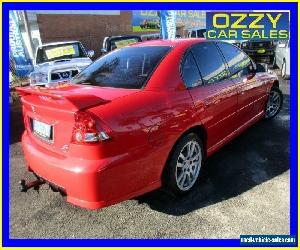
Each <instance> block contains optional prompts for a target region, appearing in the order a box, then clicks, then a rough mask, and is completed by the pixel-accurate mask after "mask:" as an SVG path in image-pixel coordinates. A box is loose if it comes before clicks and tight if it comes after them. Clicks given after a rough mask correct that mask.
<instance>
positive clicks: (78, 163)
mask: <svg viewBox="0 0 300 250" xmlns="http://www.w3.org/2000/svg"><path fill="white" fill-rule="evenodd" d="M22 147H23V151H24V155H25V159H26V161H27V164H28V170H29V171H32V172H34V173H35V174H37V175H38V176H40V177H41V178H43V179H45V180H46V181H47V182H50V183H53V184H55V185H56V186H58V187H61V188H62V189H63V190H65V193H66V196H67V201H68V202H70V203H72V204H74V205H78V206H80V207H84V208H87V209H99V208H102V207H106V206H109V205H112V204H115V203H118V202H120V201H123V200H125V199H129V198H132V197H135V196H138V195H140V194H143V193H146V192H148V191H151V190H153V189H155V188H158V187H159V186H160V182H155V183H151V185H147V184H146V183H145V184H146V185H144V187H143V188H142V189H138V190H137V189H135V188H134V185H133V186H131V188H129V186H128V182H126V181H124V182H122V181H120V180H123V178H124V174H125V173H124V172H123V171H122V167H124V164H125V163H124V162H129V161H130V157H129V155H127V154H125V155H122V156H115V157H110V158H105V159H96V160H95V159H93V160H89V159H84V158H72V157H64V156H62V155H58V154H56V153H53V152H51V151H49V150H47V149H45V148H42V147H41V146H39V145H37V144H36V143H35V142H34V141H33V140H32V139H31V137H30V135H28V134H27V132H26V131H25V132H24V134H23V136H22ZM122 162H123V163H124V164H123V165H122Z"/></svg>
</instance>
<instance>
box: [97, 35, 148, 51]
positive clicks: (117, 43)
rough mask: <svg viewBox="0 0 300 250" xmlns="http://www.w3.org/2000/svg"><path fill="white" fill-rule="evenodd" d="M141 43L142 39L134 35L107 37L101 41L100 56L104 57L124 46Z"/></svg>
mask: <svg viewBox="0 0 300 250" xmlns="http://www.w3.org/2000/svg"><path fill="white" fill-rule="evenodd" d="M141 41H142V38H141V37H140V36H135V35H126V36H107V37H105V38H104V39H103V44H102V49H101V55H104V54H106V53H108V52H110V51H112V50H114V49H119V48H122V47H124V46H126V45H129V44H134V43H138V42H141Z"/></svg>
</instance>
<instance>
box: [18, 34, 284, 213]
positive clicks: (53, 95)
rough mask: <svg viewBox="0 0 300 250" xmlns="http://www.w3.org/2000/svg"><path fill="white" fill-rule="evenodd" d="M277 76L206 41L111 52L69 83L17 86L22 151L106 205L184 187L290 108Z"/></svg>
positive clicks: (95, 203) (43, 179) (82, 199)
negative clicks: (227, 148)
mask: <svg viewBox="0 0 300 250" xmlns="http://www.w3.org/2000/svg"><path fill="white" fill-rule="evenodd" d="M278 84H279V83H278V79H277V77H276V76H275V75H274V74H272V73H270V72H259V70H257V68H256V65H255V64H254V63H253V62H252V61H251V59H250V58H249V57H248V56H247V55H246V54H245V53H244V52H243V51H241V50H240V49H239V48H237V47H235V46H233V45H231V44H228V43H224V42H219V41H216V42H214V41H207V40H204V39H186V40H185V39H178V40H174V41H149V42H143V43H137V44H135V45H132V46H128V47H124V48H122V49H119V50H116V51H114V52H111V53H109V54H107V55H105V56H104V57H101V58H100V59H98V60H97V61H95V62H94V63H93V64H91V65H90V66H88V67H87V68H86V69H85V70H83V71H82V72H81V73H80V74H79V75H77V76H76V77H75V78H74V79H73V80H72V82H71V83H68V84H64V85H59V86H57V87H53V88H41V87H40V88H34V87H29V88H19V89H18V91H19V93H20V94H21V95H22V103H23V113H24V123H25V128H26V130H25V132H24V134H23V136H22V145H23V151H24V155H25V158H26V161H27V163H28V166H27V167H28V170H29V171H31V172H33V173H34V174H35V176H36V177H37V180H36V181H34V182H32V183H27V184H26V183H25V182H24V181H23V182H22V188H23V191H24V190H25V191H26V190H27V189H29V188H30V187H34V188H38V186H39V185H41V184H43V183H48V184H49V185H50V186H51V187H52V189H53V190H55V191H59V192H61V193H62V194H65V195H66V196H67V201H68V202H71V203H73V204H75V205H78V206H81V207H84V208H89V209H98V208H102V207H105V206H108V205H112V204H115V203H117V202H120V201H123V200H126V199H130V198H133V197H136V196H139V195H142V194H144V193H146V192H149V191H151V190H154V189H157V188H159V187H164V188H166V189H169V190H170V191H172V192H173V193H174V194H179V195H180V194H185V193H187V192H188V191H190V190H191V189H192V188H193V186H194V185H195V184H196V181H197V179H198V177H199V175H200V174H201V168H202V165H203V160H204V159H205V158H206V157H208V156H210V155H211V154H213V153H214V152H215V151H216V150H218V149H220V148H221V147H222V146H223V145H225V144H226V143H228V142H229V141H231V140H232V139H233V138H234V137H236V136H237V135H239V134H240V133H241V132H243V131H244V130H245V129H247V128H248V127H250V126H251V125H252V124H254V123H255V122H257V121H258V120H260V119H262V118H267V119H269V118H273V117H274V116H276V115H277V113H278V112H279V111H280V109H281V106H282V93H281V91H280V90H279V88H278Z"/></svg>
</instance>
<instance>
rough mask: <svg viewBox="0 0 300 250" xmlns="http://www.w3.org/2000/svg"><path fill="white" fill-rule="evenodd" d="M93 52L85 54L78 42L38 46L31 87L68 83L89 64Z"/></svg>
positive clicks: (31, 74) (31, 75) (31, 76)
mask: <svg viewBox="0 0 300 250" xmlns="http://www.w3.org/2000/svg"><path fill="white" fill-rule="evenodd" d="M93 55H94V51H92V50H90V51H88V52H86V50H85V48H84V47H83V45H82V44H81V42H79V41H64V42H55V43H47V44H43V45H41V46H39V47H38V48H37V50H36V55H35V60H34V71H33V72H31V73H30V76H29V77H30V85H31V86H46V87H51V86H56V85H57V84H58V83H61V82H65V81H69V80H70V79H71V78H72V77H74V76H75V75H77V74H78V73H79V72H80V71H81V70H82V69H84V68H85V67H86V66H88V65H89V64H91V62H92V60H91V57H93Z"/></svg>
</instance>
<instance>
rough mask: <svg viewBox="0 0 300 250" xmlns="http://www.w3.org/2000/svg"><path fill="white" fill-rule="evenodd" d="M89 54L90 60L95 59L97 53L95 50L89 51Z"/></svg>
mask: <svg viewBox="0 0 300 250" xmlns="http://www.w3.org/2000/svg"><path fill="white" fill-rule="evenodd" d="M87 54H88V57H89V58H92V57H94V55H95V51H94V50H89V51H88V52H87Z"/></svg>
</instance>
